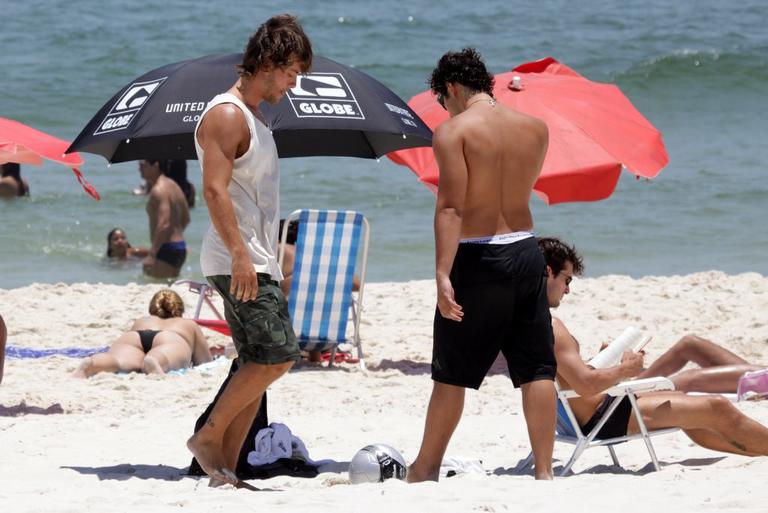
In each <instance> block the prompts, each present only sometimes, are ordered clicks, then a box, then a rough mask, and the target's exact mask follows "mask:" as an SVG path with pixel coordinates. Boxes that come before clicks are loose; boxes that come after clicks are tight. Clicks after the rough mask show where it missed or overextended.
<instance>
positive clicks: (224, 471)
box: [187, 433, 240, 486]
mask: <svg viewBox="0 0 768 513" xmlns="http://www.w3.org/2000/svg"><path fill="white" fill-rule="evenodd" d="M187 448H188V449H189V451H190V452H191V453H192V455H193V456H194V457H195V459H197V462H198V463H199V464H200V468H202V469H203V472H205V473H206V474H208V476H209V477H210V478H211V483H209V484H213V483H218V482H219V481H221V483H220V484H216V485H215V486H221V485H222V484H224V483H227V484H231V485H233V486H237V483H238V481H240V479H238V477H237V475H236V474H235V473H234V472H233V471H231V470H230V469H228V468H227V467H226V465H225V464H224V458H223V455H222V449H221V447H217V446H215V445H214V444H212V443H205V442H203V441H200V440H199V439H198V434H197V433H195V434H194V435H192V436H191V437H190V438H189V440H187Z"/></svg>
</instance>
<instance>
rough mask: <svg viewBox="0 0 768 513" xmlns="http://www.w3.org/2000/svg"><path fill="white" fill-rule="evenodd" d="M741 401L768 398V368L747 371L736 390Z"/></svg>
mask: <svg viewBox="0 0 768 513" xmlns="http://www.w3.org/2000/svg"><path fill="white" fill-rule="evenodd" d="M736 394H737V395H738V397H739V401H749V400H760V399H768V369H762V370H758V371H754V372H745V373H744V375H743V376H742V377H741V378H739V387H738V389H737V390H736Z"/></svg>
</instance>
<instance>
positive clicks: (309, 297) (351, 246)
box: [278, 210, 369, 370]
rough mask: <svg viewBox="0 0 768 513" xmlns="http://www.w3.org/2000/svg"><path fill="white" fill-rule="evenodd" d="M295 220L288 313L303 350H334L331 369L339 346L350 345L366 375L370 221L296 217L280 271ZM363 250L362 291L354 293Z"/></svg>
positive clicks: (305, 213) (346, 215) (336, 215)
mask: <svg viewBox="0 0 768 513" xmlns="http://www.w3.org/2000/svg"><path fill="white" fill-rule="evenodd" d="M294 219H298V221H299V229H298V237H297V239H296V254H295V255H296V256H295V260H294V264H293V275H292V282H291V290H290V294H289V297H288V310H289V312H290V315H291V320H292V321H293V329H294V331H295V332H296V337H297V338H298V339H299V346H300V347H301V349H303V350H305V351H329V350H330V351H331V357H330V360H329V365H333V362H334V359H335V357H336V349H337V347H338V345H339V344H340V343H343V342H347V343H351V344H352V345H353V346H355V347H356V348H357V354H358V358H359V360H360V367H361V368H362V369H363V370H365V360H364V358H363V348H362V345H361V342H360V313H361V311H362V301H363V287H364V285H365V269H366V265H367V260H368V238H369V226H368V221H367V220H366V219H365V217H364V216H363V215H362V214H360V213H358V212H353V211H337V210H296V211H294V212H292V213H291V215H290V216H288V218H287V219H286V222H285V224H284V226H283V232H282V234H281V238H280V240H281V242H282V244H281V251H280V254H279V257H278V260H279V261H280V264H281V265H282V261H283V256H284V250H283V249H282V248H285V243H286V239H287V234H288V225H289V223H290V221H292V220H294ZM361 248H362V258H361V268H360V270H359V272H358V275H359V280H360V288H359V290H358V291H357V292H354V293H353V291H352V284H353V279H354V276H355V264H356V262H357V257H358V251H359V250H360V249H361ZM355 295H356V297H355ZM350 317H351V319H352V325H353V334H352V338H351V340H350V339H349V338H348V337H347V324H348V321H349V319H350Z"/></svg>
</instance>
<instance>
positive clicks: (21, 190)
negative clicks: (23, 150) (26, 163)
mask: <svg viewBox="0 0 768 513" xmlns="http://www.w3.org/2000/svg"><path fill="white" fill-rule="evenodd" d="M0 176H2V177H3V178H5V177H6V176H10V177H11V178H14V179H15V180H16V183H17V184H18V192H17V196H28V195H29V188H28V187H27V185H26V184H25V183H24V180H22V179H21V166H20V165H19V164H17V163H16V162H6V163H5V164H2V166H1V174H0Z"/></svg>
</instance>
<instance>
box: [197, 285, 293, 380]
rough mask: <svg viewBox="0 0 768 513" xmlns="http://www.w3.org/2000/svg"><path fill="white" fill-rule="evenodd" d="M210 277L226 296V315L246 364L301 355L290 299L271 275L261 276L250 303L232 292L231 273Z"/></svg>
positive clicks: (240, 355) (237, 347)
mask: <svg viewBox="0 0 768 513" xmlns="http://www.w3.org/2000/svg"><path fill="white" fill-rule="evenodd" d="M206 279H207V280H208V283H210V284H211V286H212V287H213V288H214V289H216V290H217V291H218V293H219V294H221V297H222V298H223V299H224V317H225V318H226V319H227V324H229V329H230V331H231V332H232V341H233V342H234V343H235V348H236V349H237V354H238V357H239V358H240V360H241V361H242V362H243V363H244V362H253V363H260V364H263V365H275V364H279V363H286V362H290V361H298V360H299V359H300V358H301V354H300V352H299V344H298V342H297V341H296V335H295V334H294V333H293V326H292V325H291V319H290V317H289V316H288V302H287V301H286V299H285V295H284V294H283V291H282V290H280V286H279V285H278V284H277V282H276V281H274V280H272V278H271V276H269V275H268V274H261V273H260V274H259V275H258V280H259V293H258V295H257V297H256V299H253V300H251V301H246V302H243V301H239V300H238V299H236V298H235V297H234V296H233V295H232V294H230V293H229V286H230V282H231V276H225V275H216V276H206Z"/></svg>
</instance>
